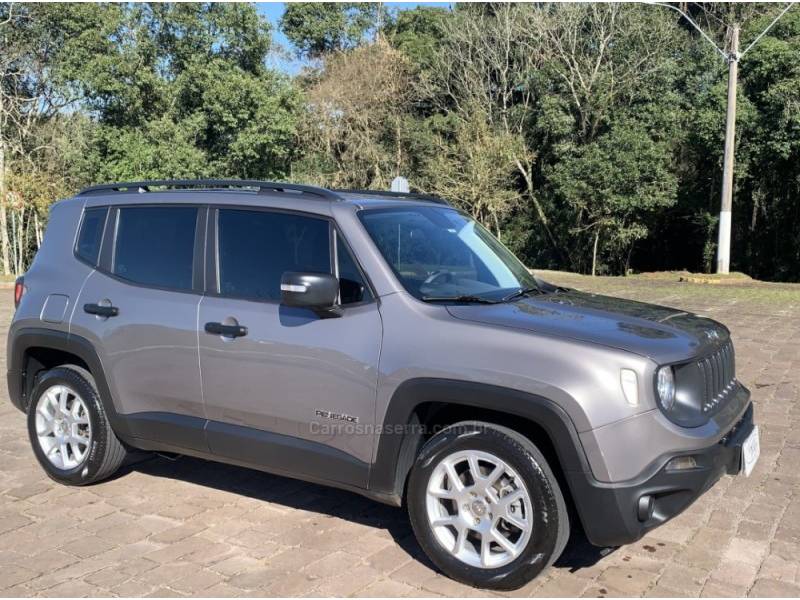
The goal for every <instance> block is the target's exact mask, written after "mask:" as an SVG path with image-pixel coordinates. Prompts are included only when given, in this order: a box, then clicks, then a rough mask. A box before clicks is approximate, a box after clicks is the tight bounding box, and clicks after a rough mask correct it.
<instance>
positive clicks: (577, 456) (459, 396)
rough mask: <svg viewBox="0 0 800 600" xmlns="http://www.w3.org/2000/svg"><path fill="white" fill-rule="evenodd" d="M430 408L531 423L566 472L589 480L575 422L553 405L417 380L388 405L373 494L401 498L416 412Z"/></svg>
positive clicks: (416, 437) (470, 385) (484, 388)
mask: <svg viewBox="0 0 800 600" xmlns="http://www.w3.org/2000/svg"><path fill="white" fill-rule="evenodd" d="M426 403H444V404H452V405H458V406H466V407H475V408H480V409H487V410H492V411H495V412H501V413H505V414H508V415H510V416H512V417H520V418H524V419H527V420H528V421H531V422H533V423H535V424H536V425H538V426H539V427H541V428H542V429H543V430H544V431H545V433H546V434H547V435H548V437H549V438H550V440H549V441H550V442H551V444H552V446H553V447H554V449H555V452H556V455H557V457H558V460H559V463H560V467H561V469H562V470H563V471H565V472H567V471H570V472H580V473H585V474H587V475H588V476H590V477H591V475H590V472H591V471H590V467H589V462H588V460H587V458H586V454H585V452H584V450H583V445H582V444H581V441H580V438H579V437H578V433H577V429H576V428H575V425H574V424H573V422H572V419H570V417H569V415H568V414H567V413H566V411H565V410H564V409H563V408H561V407H560V406H559V405H558V404H556V403H555V402H553V401H552V400H549V399H547V398H545V397H543V396H539V395H536V394H531V393H528V392H523V391H520V390H515V389H511V388H505V387H501V386H495V385H490V384H484V383H478V382H471V381H461V380H454V379H439V378H416V379H410V380H407V381H405V382H403V383H402V384H400V385H399V386H398V387H397V389H396V390H395V392H394V394H393V395H392V398H391V400H390V402H389V406H388V408H387V410H386V415H385V417H384V420H383V425H382V427H381V435H380V436H379V439H378V450H377V454H376V459H375V463H374V464H373V465H372V469H371V471H370V490H372V491H375V492H380V493H384V494H391V495H394V496H399V497H402V494H403V489H404V486H405V481H406V478H407V476H408V473H409V471H410V470H411V466H412V464H413V461H414V458H415V457H416V455H417V452H418V450H419V445H420V443H421V441H422V436H421V427H418V426H416V427H415V422H414V419H415V415H416V409H417V408H418V407H419V406H421V405H422V404H426ZM416 425H418V423H416ZM407 434H408V435H407ZM533 441H534V442H535V440H533Z"/></svg>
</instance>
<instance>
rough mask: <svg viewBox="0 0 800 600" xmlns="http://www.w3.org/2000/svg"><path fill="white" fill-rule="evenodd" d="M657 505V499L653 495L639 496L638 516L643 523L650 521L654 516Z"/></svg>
mask: <svg viewBox="0 0 800 600" xmlns="http://www.w3.org/2000/svg"><path fill="white" fill-rule="evenodd" d="M655 506H656V501H655V499H654V498H653V497H652V496H649V495H647V496H642V497H641V498H639V502H638V505H637V507H636V516H637V517H638V519H639V520H640V521H641V522H642V523H644V522H645V521H648V520H649V519H650V517H652V516H653V509H655Z"/></svg>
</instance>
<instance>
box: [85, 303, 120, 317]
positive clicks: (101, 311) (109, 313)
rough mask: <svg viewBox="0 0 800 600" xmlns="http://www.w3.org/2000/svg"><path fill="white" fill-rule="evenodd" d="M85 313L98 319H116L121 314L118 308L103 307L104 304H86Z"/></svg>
mask: <svg viewBox="0 0 800 600" xmlns="http://www.w3.org/2000/svg"><path fill="white" fill-rule="evenodd" d="M83 311H84V312H87V313H89V314H90V315H97V316H98V317H116V316H117V315H118V314H119V309H118V308H117V307H116V306H103V305H102V304H84V305H83Z"/></svg>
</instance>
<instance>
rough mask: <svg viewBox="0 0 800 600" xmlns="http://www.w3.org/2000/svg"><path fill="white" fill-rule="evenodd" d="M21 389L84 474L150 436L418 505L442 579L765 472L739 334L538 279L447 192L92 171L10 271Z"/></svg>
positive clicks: (41, 426) (57, 458) (27, 405)
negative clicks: (107, 175) (98, 179)
mask: <svg viewBox="0 0 800 600" xmlns="http://www.w3.org/2000/svg"><path fill="white" fill-rule="evenodd" d="M15 300H16V303H17V308H16V314H15V316H14V320H13V323H12V325H11V329H10V333H9V336H8V357H9V358H8V360H9V365H8V387H9V392H10V397H11V400H12V402H13V403H14V404H15V405H16V406H17V407H18V408H19V409H20V410H23V411H26V412H27V415H28V432H29V435H30V440H31V444H32V446H33V451H34V453H35V454H36V457H37V459H38V460H39V462H40V463H41V465H42V467H43V468H44V470H45V471H46V472H47V474H48V475H49V476H50V477H52V478H53V479H55V480H56V481H59V482H63V483H66V484H70V485H84V484H89V483H94V482H96V481H99V480H102V479H103V478H106V477H109V476H110V475H111V474H112V473H114V471H115V470H116V469H117V468H118V467H119V466H120V465H121V464H122V462H123V460H124V459H125V457H126V455H127V454H128V453H129V452H130V451H131V450H133V449H138V450H144V451H158V452H169V453H177V454H182V455H191V456H196V457H202V458H206V459H212V460H217V461H222V462H226V463H232V464H237V465H244V466H248V467H252V468H255V469H261V470H263V471H268V472H270V473H276V474H280V475H285V476H289V477H295V478H299V479H303V480H307V481H312V482H317V483H321V484H325V485H332V486H336V487H339V488H344V489H347V490H352V491H354V492H357V493H359V494H363V495H365V496H368V497H370V498H374V499H376V500H378V501H380V502H385V503H388V504H392V505H396V506H401V505H405V506H406V507H407V509H408V513H409V516H410V521H411V524H412V527H413V529H414V532H415V533H416V536H417V538H418V540H419V543H420V545H421V547H422V548H423V549H424V551H425V552H426V553H427V554H428V556H429V557H430V559H431V560H432V561H433V563H435V565H436V566H437V567H438V568H439V569H441V570H442V571H443V572H444V573H446V574H447V575H449V576H451V577H453V578H455V579H457V580H459V581H462V582H466V583H468V584H471V585H476V586H481V587H486V588H495V589H513V588H517V587H519V586H521V585H523V584H524V583H526V582H527V581H529V580H531V579H532V578H533V577H535V576H536V575H538V574H539V573H540V572H541V571H542V570H543V569H545V568H546V567H547V566H548V565H550V564H552V563H553V561H554V560H556V559H557V558H558V556H559V555H560V554H561V552H562V550H563V549H564V547H565V545H566V543H567V538H568V537H569V532H570V527H572V528H573V529H577V528H582V529H583V531H584V532H585V535H586V537H587V538H588V540H589V541H590V542H591V543H593V544H595V545H599V546H617V545H621V544H625V543H629V542H632V541H634V540H637V539H638V538H640V537H641V536H642V535H643V534H644V533H645V532H647V531H649V530H650V529H652V528H654V527H656V526H658V525H659V524H661V523H664V522H665V521H667V520H668V519H670V518H671V517H673V516H675V515H676V514H678V513H680V512H681V511H682V510H684V509H685V508H686V507H687V506H688V505H689V504H691V503H692V502H693V501H694V500H695V499H696V498H698V496H700V495H701V494H702V493H703V492H705V491H706V490H708V489H709V488H710V487H711V486H712V485H713V484H714V483H715V482H716V481H717V480H718V479H719V478H720V477H721V476H722V475H724V474H737V473H740V472H741V473H744V474H749V472H750V470H751V469H752V467H753V464H754V463H755V461H756V459H757V458H758V453H759V447H758V430H757V428H756V427H755V426H754V423H753V409H752V405H751V402H750V394H749V392H748V390H747V389H746V388H745V387H744V386H743V385H742V384H741V383H740V382H739V381H738V380H737V379H736V373H735V369H734V350H733V344H732V342H731V339H730V335H729V332H728V330H727V329H726V328H725V327H724V326H723V325H720V324H719V323H717V322H715V321H712V320H710V319H706V318H702V317H699V316H696V315H693V314H689V313H686V312H683V311H680V310H675V309H671V308H665V307H662V306H654V305H649V304H642V303H638V302H633V301H628V300H620V299H616V298H609V297H604V296H598V295H595V294H589V293H582V292H579V291H576V290H573V289H566V288H562V287H558V286H555V285H551V284H549V283H546V282H545V281H542V280H541V279H539V278H537V277H536V276H534V275H532V274H531V273H530V272H529V271H528V269H526V268H525V267H524V266H523V265H522V263H520V261H519V260H517V259H516V258H515V257H514V256H513V255H512V254H511V253H510V252H509V251H508V250H507V249H506V248H504V247H503V246H502V245H501V244H500V243H499V242H498V241H497V240H496V239H495V238H494V237H492V235H491V234H489V233H488V232H487V231H486V230H485V229H484V228H482V227H481V226H480V225H479V224H478V223H476V222H475V221H474V220H473V219H471V218H470V217H469V216H467V215H466V214H464V213H463V212H461V211H459V210H457V209H455V208H453V207H451V206H449V205H448V204H447V203H445V202H443V201H442V200H440V199H437V198H431V197H425V196H420V195H412V194H395V193H389V192H375V191H354V190H350V191H334V190H327V189H322V188H316V187H311V186H301V185H291V184H284V183H268V182H260V181H236V180H234V181H230V180H203V181H194V180H193V181H151V182H137V183H120V184H112V185H101V186H95V187H90V188H88V189H85V190H83V191H81V192H80V193H79V194H77V195H76V196H75V197H74V198H70V199H67V200H64V201H61V202H58V203H56V204H55V205H54V206H53V208H52V212H51V216H50V221H49V225H48V228H47V233H46V235H45V238H44V242H43V244H42V246H41V248H40V249H39V251H38V254H37V256H36V258H35V260H34V262H33V264H32V265H31V267H30V269H29V271H28V272H27V273H26V275H25V277H24V279H21V280H20V281H18V283H17V286H16V289H15Z"/></svg>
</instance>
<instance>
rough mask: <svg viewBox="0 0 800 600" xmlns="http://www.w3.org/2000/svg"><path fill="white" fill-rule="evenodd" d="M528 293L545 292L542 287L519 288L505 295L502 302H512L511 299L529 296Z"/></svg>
mask: <svg viewBox="0 0 800 600" xmlns="http://www.w3.org/2000/svg"><path fill="white" fill-rule="evenodd" d="M528 294H544V290H543V289H542V288H540V287H526V288H520V289H519V290H517V291H516V292H513V293H511V294H509V295H508V296H503V298H502V300H500V302H510V301H511V300H516V299H517V298H522V297H523V296H527V295H528Z"/></svg>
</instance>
